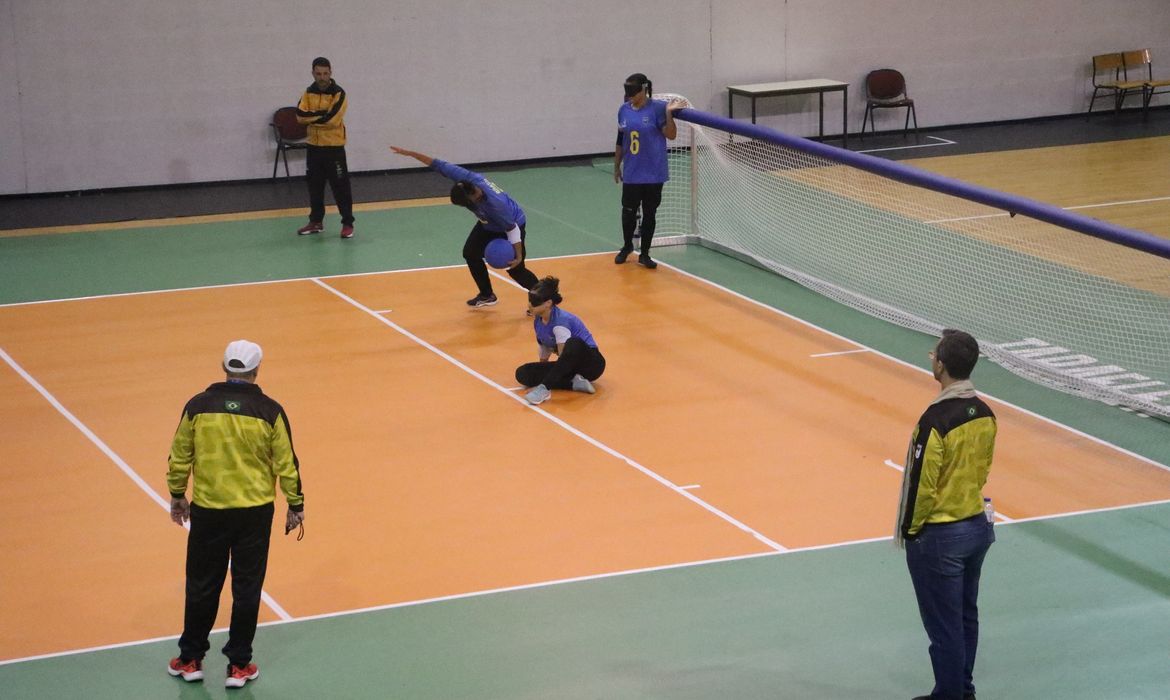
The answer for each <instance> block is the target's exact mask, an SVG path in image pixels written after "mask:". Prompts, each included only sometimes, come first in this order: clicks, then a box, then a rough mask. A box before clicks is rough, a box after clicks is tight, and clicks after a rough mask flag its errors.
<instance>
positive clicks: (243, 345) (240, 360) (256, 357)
mask: <svg viewBox="0 0 1170 700" xmlns="http://www.w3.org/2000/svg"><path fill="white" fill-rule="evenodd" d="M263 357H264V351H262V350H261V349H260V346H259V345H257V344H256V343H253V342H251V341H249V340H233V341H232V342H230V343H228V346H227V349H226V350H224V351H223V368H224V369H225V370H227V371H228V372H237V373H241V374H242V373H244V372H251V371H252V370H254V369H256V368H257V367H259V366H260V360H261V359H263Z"/></svg>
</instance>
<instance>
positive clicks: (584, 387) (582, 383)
mask: <svg viewBox="0 0 1170 700" xmlns="http://www.w3.org/2000/svg"><path fill="white" fill-rule="evenodd" d="M573 391H580V392H582V393H585V394H593V393H595V392H596V391H597V390H596V389H594V388H593V382H591V381H589V380H588V379H586V378H585V377H582V376H581V375H579V374H574V375H573Z"/></svg>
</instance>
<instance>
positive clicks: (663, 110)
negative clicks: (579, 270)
mask: <svg viewBox="0 0 1170 700" xmlns="http://www.w3.org/2000/svg"><path fill="white" fill-rule="evenodd" d="M652 90H653V83H651V82H650V79H649V78H647V77H646V76H645V75H644V74H642V73H634V74H633V75H631V76H630V77H628V78H626V82H625V91H626V101H625V102H624V103H622V106H621V107H620V108H619V109H618V135H617V147H616V148H615V149H614V152H613V181H614V182H619V183H622V249H621V250H619V251H618V254H617V257H615V258H614V259H613V261H614V262H615V263H617V264H618V265H621V264H622V263H624V262H625V261H626V258H628V257H629V256H630V253H632V252H634V227H635V226H636V225H637V223H638V221H637V218H638V207H641V208H642V250H641V253H640V254H639V255H638V262H639V263H640V264H641V265H643V266H645V267H647V268H649V269H651V270H653V269H654V268H656V267H658V263H656V262H654V261H653V260H651V259H650V242H651V241H652V240H653V238H654V227H655V225H656V223H657V221H656V219H655V216H654V215H655V212H657V211H658V205H659V204H661V203H662V186H663V185H664V184H666V181H667V180H669V179H670V165H669V163H668V162H667V158H666V140H667V139H673V138H674V137H675V136H676V135H677V134H678V127H677V126H676V125H675V123H674V113H675V112H676V111H678V110H680V109H682V108H683V106H684V103H683V102H682V101H681V100H672V101H671V102H670V104H667V103H666V102H663V101H662V100H652V99H650V97H651V95H652V94H653V93H652Z"/></svg>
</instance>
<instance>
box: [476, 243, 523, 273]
mask: <svg viewBox="0 0 1170 700" xmlns="http://www.w3.org/2000/svg"><path fill="white" fill-rule="evenodd" d="M515 257H516V249H515V248H513V247H512V244H511V243H509V242H508V239H506V238H493V239H492V240H491V241H489V242H488V244H487V248H485V249H484V251H483V259H484V260H487V264H488V265H491V266H492V267H494V268H496V269H497V270H502V269H504V268H505V267H507V266H508V264H509V263H511V262H512V260H513V259H514V258H515Z"/></svg>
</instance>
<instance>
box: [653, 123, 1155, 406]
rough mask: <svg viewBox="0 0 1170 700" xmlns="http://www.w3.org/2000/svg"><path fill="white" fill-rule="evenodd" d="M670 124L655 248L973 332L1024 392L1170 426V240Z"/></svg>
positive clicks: (818, 149)
mask: <svg viewBox="0 0 1170 700" xmlns="http://www.w3.org/2000/svg"><path fill="white" fill-rule="evenodd" d="M677 119H678V120H680V123H679V136H678V138H677V139H676V141H675V142H673V143H672V152H671V153H672V156H671V181H670V183H668V185H667V187H666V188H665V191H664V197H663V205H662V208H661V209H660V210H659V214H658V220H659V222H660V223H659V232H660V234H661V236H662V239H661V242H662V243H663V244H670V243H679V242H688V243H698V244H700V245H704V246H707V247H710V248H714V249H717V250H719V251H721V252H724V253H727V254H729V255H732V256H735V257H738V258H740V259H742V260H745V261H748V262H751V263H752V264H755V265H757V266H760V267H763V268H766V269H768V270H771V271H774V272H776V273H778V274H780V275H783V276H785V277H787V278H790V279H792V280H795V281H796V282H799V283H800V284H802V285H805V286H807V287H809V288H811V289H813V290H815V291H817V292H819V293H821V294H823V295H825V296H827V297H830V298H832V299H835V300H837V301H839V302H841V303H843V304H847V305H848V306H851V307H853V308H855V309H858V310H861V311H863V312H865V313H868V314H871V315H873V316H877V317H879V318H882V319H885V320H887V321H889V322H892V323H896V324H898V325H901V326H905V327H907V328H912V329H915V330H918V331H921V332H924V333H929V334H933V335H939V334H940V333H941V331H942V330H943V329H944V328H960V329H963V330H966V331H969V332H971V333H972V334H973V335H975V337H976V338H977V339H978V340H979V342H980V346H981V348H982V349H983V351H984V353H985V354H986V355H987V356H988V357H990V358H991V359H992V360H993V361H995V362H996V363H998V364H1000V365H1002V366H1004V367H1006V368H1008V369H1010V370H1011V371H1013V372H1015V373H1017V374H1019V375H1021V376H1024V377H1026V378H1028V379H1030V380H1033V381H1037V382H1040V383H1043V384H1044V385H1046V386H1050V387H1053V388H1056V389H1060V390H1062V391H1066V392H1070V393H1073V394H1077V395H1080V396H1087V397H1091V398H1093V399H1096V400H1100V401H1104V402H1107V403H1109V404H1113V405H1121V406H1126V407H1129V408H1132V409H1134V410H1137V411H1141V412H1144V413H1146V414H1148V415H1155V416H1159V417H1162V418H1167V419H1170V242H1167V241H1165V240H1163V239H1160V238H1157V237H1154V236H1150V235H1148V234H1144V233H1141V232H1137V231H1132V230H1129V229H1124V228H1121V227H1117V226H1113V225H1110V224H1106V223H1104V222H1101V221H1097V220H1094V219H1090V218H1088V217H1084V216H1080V215H1077V214H1073V213H1071V212H1067V211H1064V210H1061V209H1059V208H1056V207H1052V206H1049V205H1045V204H1041V203H1039V202H1035V201H1031V200H1027V199H1024V198H1021V197H1015V196H1012V195H1008V194H1005V193H1002V192H995V191H993V190H988V189H985V188H981V187H977V186H975V185H971V184H969V183H964V182H960V181H956V180H952V179H949V178H944V177H941V176H937V175H933V174H930V173H926V172H924V171H921V170H918V169H916V168H912V167H910V166H907V165H904V164H901V163H894V162H890V161H885V160H881V159H878V158H873V157H870V156H866V155H864V154H858V153H853V152H850V151H846V150H843V149H839V148H834V147H832V146H828V145H825V144H820V143H816V142H813V141H809V140H806V139H800V138H797V137H793V136H789V135H786V134H782V133H779V132H776V131H774V130H771V129H767V128H765V127H759V126H756V125H752V124H747V123H744V122H734V121H730V120H727V119H724V118H722V117H717V116H714V115H710V114H707V113H704V112H698V111H695V110H693V109H688V110H684V111H683V112H682V113H681V114H679V115H677ZM672 233H673V234H676V235H675V236H673V237H672V236H671V235H670V234H672ZM657 241H658V239H657V238H656V242H657Z"/></svg>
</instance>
